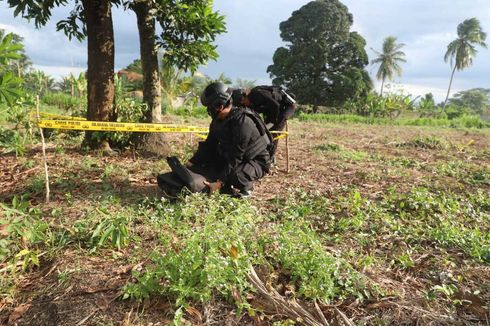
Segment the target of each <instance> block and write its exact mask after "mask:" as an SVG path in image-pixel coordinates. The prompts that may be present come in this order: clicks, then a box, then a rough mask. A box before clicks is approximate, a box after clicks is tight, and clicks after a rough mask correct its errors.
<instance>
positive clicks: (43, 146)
mask: <svg viewBox="0 0 490 326" xmlns="http://www.w3.org/2000/svg"><path fill="white" fill-rule="evenodd" d="M36 113H37V122H38V123H39V120H40V117H39V95H37V96H36ZM39 132H40V133H41V142H42V148H43V161H44V176H45V181H46V183H45V184H46V203H49V174H48V159H47V158H46V143H45V142H44V134H43V128H41V127H39Z"/></svg>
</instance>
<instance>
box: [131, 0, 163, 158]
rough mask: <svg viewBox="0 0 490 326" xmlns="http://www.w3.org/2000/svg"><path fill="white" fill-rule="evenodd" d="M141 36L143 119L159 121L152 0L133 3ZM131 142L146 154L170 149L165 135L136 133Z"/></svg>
mask: <svg viewBox="0 0 490 326" xmlns="http://www.w3.org/2000/svg"><path fill="white" fill-rule="evenodd" d="M132 8H133V11H134V12H135V13H136V18H137V22H138V32H139V37H140V56H141V67H142V69H143V101H144V102H145V104H146V105H147V109H146V112H145V116H144V120H145V121H144V122H152V123H161V122H162V106H161V89H160V74H159V69H158V52H157V46H156V44H155V18H154V16H153V15H152V14H151V1H150V0H138V1H135V2H134V3H133V7H132ZM133 141H134V142H135V143H136V145H137V146H139V147H140V148H142V149H144V150H145V151H146V152H147V153H151V154H156V155H159V156H167V155H168V154H169V152H170V148H169V147H168V143H167V141H166V139H165V134H162V133H147V134H141V133H138V134H136V135H134V137H133Z"/></svg>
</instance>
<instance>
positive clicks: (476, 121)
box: [298, 112, 490, 129]
mask: <svg viewBox="0 0 490 326" xmlns="http://www.w3.org/2000/svg"><path fill="white" fill-rule="evenodd" d="M298 119H299V120H300V121H316V122H330V123H356V124H370V125H393V126H427V127H443V128H476V129H483V128H490V123H489V122H486V121H484V120H482V119H481V118H480V117H479V116H462V117H459V118H455V119H452V120H449V119H441V118H415V119H408V118H399V119H390V118H376V117H364V116H360V115H353V114H322V113H318V114H308V113H303V112H301V113H300V114H299V115H298Z"/></svg>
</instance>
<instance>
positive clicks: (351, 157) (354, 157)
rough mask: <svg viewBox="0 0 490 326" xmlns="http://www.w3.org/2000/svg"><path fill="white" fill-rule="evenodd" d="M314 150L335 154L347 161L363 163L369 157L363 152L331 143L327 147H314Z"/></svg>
mask: <svg viewBox="0 0 490 326" xmlns="http://www.w3.org/2000/svg"><path fill="white" fill-rule="evenodd" d="M314 150H317V151H322V152H334V153H337V155H338V156H339V157H340V158H341V159H342V160H345V161H362V160H364V159H366V158H367V157H368V156H369V155H368V153H366V152H363V151H351V150H347V149H345V148H343V147H342V146H340V145H338V144H334V143H329V144H325V145H319V146H316V147H314Z"/></svg>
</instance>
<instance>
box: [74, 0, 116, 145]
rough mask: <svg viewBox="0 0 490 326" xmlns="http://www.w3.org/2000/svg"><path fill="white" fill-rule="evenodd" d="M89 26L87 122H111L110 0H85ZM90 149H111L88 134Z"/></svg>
mask: <svg viewBox="0 0 490 326" xmlns="http://www.w3.org/2000/svg"><path fill="white" fill-rule="evenodd" d="M82 3H83V8H84V15H85V20H86V26H87V43H88V47H87V48H88V69H87V99H88V101H87V102H88V110H87V119H88V120H95V121H110V119H111V118H112V117H113V112H114V110H113V105H114V30H113V26H112V12H111V2H110V0H82ZM85 143H86V144H87V145H89V146H90V147H91V148H93V149H95V148H101V149H104V150H110V147H109V143H108V141H107V140H104V139H103V140H101V141H100V142H99V141H98V140H97V139H95V138H94V137H93V133H92V132H87V133H86V134H85Z"/></svg>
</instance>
